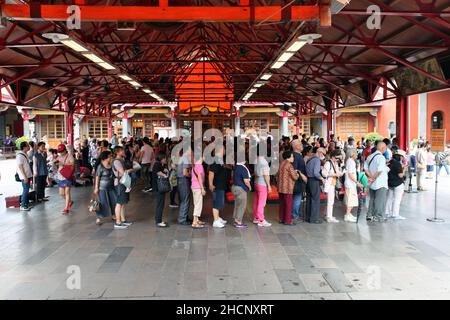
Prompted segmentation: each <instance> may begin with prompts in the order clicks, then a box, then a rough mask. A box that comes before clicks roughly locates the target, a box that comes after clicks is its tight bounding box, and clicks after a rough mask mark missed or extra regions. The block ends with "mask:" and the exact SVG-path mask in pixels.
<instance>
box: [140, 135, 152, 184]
mask: <svg viewBox="0 0 450 320" xmlns="http://www.w3.org/2000/svg"><path fill="white" fill-rule="evenodd" d="M143 142H144V145H143V146H142V148H141V153H142V154H141V157H142V158H141V165H142V174H143V176H144V182H145V187H144V190H142V191H144V192H150V191H152V164H153V162H154V160H155V153H154V152H153V147H152V146H151V142H150V139H149V138H148V137H144V139H143Z"/></svg>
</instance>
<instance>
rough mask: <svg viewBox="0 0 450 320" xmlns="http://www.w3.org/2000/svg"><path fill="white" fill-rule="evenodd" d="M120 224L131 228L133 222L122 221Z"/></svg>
mask: <svg viewBox="0 0 450 320" xmlns="http://www.w3.org/2000/svg"><path fill="white" fill-rule="evenodd" d="M122 224H123V225H125V226H127V227H129V226H131V225H132V224H133V222H130V221H126V220H125V221H122Z"/></svg>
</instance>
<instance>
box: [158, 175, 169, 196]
mask: <svg viewBox="0 0 450 320" xmlns="http://www.w3.org/2000/svg"><path fill="white" fill-rule="evenodd" d="M156 184H157V188H158V192H161V193H167V192H170V190H172V187H171V186H170V180H169V178H163V177H160V176H158V179H157V180H156Z"/></svg>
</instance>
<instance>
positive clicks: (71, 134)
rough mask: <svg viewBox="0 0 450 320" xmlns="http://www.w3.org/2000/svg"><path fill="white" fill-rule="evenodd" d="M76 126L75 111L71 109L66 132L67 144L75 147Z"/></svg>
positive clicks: (68, 113)
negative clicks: (74, 128)
mask: <svg viewBox="0 0 450 320" xmlns="http://www.w3.org/2000/svg"><path fill="white" fill-rule="evenodd" d="M74 125H75V122H74V119H73V110H70V109H69V111H68V112H67V115H66V132H67V143H68V144H69V145H71V146H73V142H74V131H73V127H74Z"/></svg>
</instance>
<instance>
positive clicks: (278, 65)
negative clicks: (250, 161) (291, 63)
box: [271, 61, 286, 69]
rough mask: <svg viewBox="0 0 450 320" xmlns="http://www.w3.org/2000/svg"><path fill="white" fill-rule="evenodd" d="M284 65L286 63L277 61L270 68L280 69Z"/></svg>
mask: <svg viewBox="0 0 450 320" xmlns="http://www.w3.org/2000/svg"><path fill="white" fill-rule="evenodd" d="M285 63H286V62H280V61H277V62H275V63H274V64H273V65H272V66H271V68H272V69H280V68H281V67H282V66H284V64H285Z"/></svg>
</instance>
